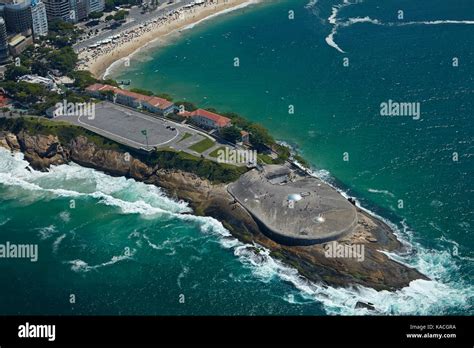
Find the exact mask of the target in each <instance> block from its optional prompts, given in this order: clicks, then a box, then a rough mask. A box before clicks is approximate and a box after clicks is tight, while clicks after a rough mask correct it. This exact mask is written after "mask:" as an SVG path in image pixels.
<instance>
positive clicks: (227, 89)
mask: <svg viewBox="0 0 474 348" xmlns="http://www.w3.org/2000/svg"><path fill="white" fill-rule="evenodd" d="M354 2H355V1H354ZM399 9H403V11H404V18H405V19H404V21H399V20H397V17H396V16H397V11H398V10H399ZM289 10H294V11H295V19H294V20H289V19H288V11H289ZM332 14H334V15H335V16H333V17H331V15H332ZM329 18H334V21H333V22H334V23H332V24H331V23H330V21H329V20H328V19H329ZM354 18H363V19H356V20H355V19H354ZM446 20H451V21H455V22H452V23H447V22H446ZM360 21H363V22H364V23H356V22H360ZM433 21H435V22H433ZM473 21H474V11H472V4H471V2H470V1H462V0H460V1H457V2H456V4H452V3H451V4H448V2H445V1H430V2H429V5H428V3H427V2H413V1H389V0H385V1H364V2H358V3H354V4H351V3H349V2H345V3H343V1H342V0H341V1H340V2H337V1H323V0H320V1H318V2H315V3H313V4H310V5H308V2H307V1H300V0H293V1H279V2H274V3H271V4H268V3H266V4H264V5H257V6H252V7H249V8H246V9H243V10H238V11H236V12H234V13H231V14H226V15H223V16H221V17H217V18H214V19H212V20H209V21H207V22H204V23H202V24H200V25H198V26H196V27H194V28H193V29H192V30H187V31H183V32H182V33H181V34H179V37H178V39H177V40H174V41H170V42H168V43H167V44H166V45H164V46H163V47H158V48H156V49H151V50H146V51H142V52H141V53H139V54H137V55H136V56H135V57H134V58H133V59H132V60H131V66H130V68H128V69H127V71H119V72H117V71H116V72H114V73H113V74H114V77H118V78H120V79H131V80H132V86H133V87H141V88H147V89H150V90H154V91H159V92H166V93H169V94H171V95H173V96H174V97H175V99H180V100H182V99H186V100H189V101H192V102H195V103H197V104H199V105H200V106H204V107H206V106H209V107H211V106H212V107H215V108H217V109H219V110H222V111H230V110H232V111H235V112H238V113H240V114H242V115H243V116H246V117H248V118H249V119H251V120H254V121H257V122H260V123H262V124H263V125H264V126H265V127H267V128H268V129H270V130H271V132H272V134H274V135H275V137H276V138H277V139H279V140H281V141H284V142H286V143H288V144H290V145H292V146H293V147H295V148H297V150H298V151H299V152H301V153H302V154H303V155H304V157H305V158H307V159H308V160H309V161H310V162H311V163H312V165H313V167H314V168H315V170H316V172H317V174H318V175H320V176H322V177H323V178H324V179H326V180H328V181H329V182H331V183H333V184H335V185H336V186H338V187H340V188H341V189H342V190H344V191H346V192H347V193H348V194H350V195H353V196H356V197H357V198H358V199H359V201H360V203H361V204H362V205H363V206H364V207H366V208H367V209H370V210H371V211H373V212H375V213H376V214H378V215H380V216H381V217H383V218H384V219H386V220H387V221H389V222H390V223H392V224H393V225H394V228H396V230H397V233H398V235H399V236H400V238H401V239H403V240H404V241H407V242H409V243H410V244H411V245H412V247H413V250H412V253H410V254H409V255H391V256H392V257H393V258H395V259H397V260H399V261H401V262H404V263H406V264H408V265H411V266H413V267H416V268H417V269H419V270H420V271H422V272H424V273H425V274H427V275H428V276H429V277H430V278H431V279H433V281H430V282H425V281H416V282H413V283H412V284H411V285H410V287H407V288H405V289H403V290H401V291H399V292H395V293H389V292H375V291H373V290H370V289H365V288H358V289H334V288H330V287H329V288H324V287H321V286H319V285H318V284H311V283H308V282H307V281H305V280H304V279H302V278H300V277H299V276H298V275H297V274H296V273H295V271H294V270H292V269H291V268H288V267H285V266H283V265H280V264H278V263H277V262H275V261H274V260H272V259H271V258H269V257H264V258H263V259H262V258H259V257H256V256H255V255H254V254H253V252H252V248H251V247H249V246H245V245H242V244H240V243H238V242H237V241H235V240H234V239H232V237H230V236H228V232H227V231H226V230H225V229H224V228H223V227H222V226H221V225H220V224H219V223H218V222H216V221H215V220H212V219H209V218H200V217H194V216H192V215H182V214H180V213H182V212H185V211H187V210H188V208H187V207H186V205H185V204H183V203H179V202H176V201H174V200H172V199H169V198H166V197H164V196H163V195H162V193H161V192H160V191H159V189H151V188H149V187H147V186H146V185H143V184H140V183H136V182H134V181H131V180H128V181H127V180H125V179H123V178H110V177H108V176H105V175H103V174H100V173H98V172H95V171H93V170H91V169H84V168H80V167H77V166H62V167H59V168H55V169H54V170H53V171H52V172H51V173H48V174H40V173H30V172H29V171H27V170H26V169H24V168H25V166H26V163H25V162H24V161H22V159H21V156H17V157H16V158H12V157H10V155H9V154H8V153H6V152H1V153H0V161H1V163H2V166H0V168H6V169H2V170H1V171H0V193H1V196H0V197H1V200H0V202H1V203H0V224H2V223H3V225H2V226H0V231H1V234H2V239H3V240H11V241H12V240H18V241H21V240H24V241H30V242H31V240H35V241H37V242H38V243H40V255H42V256H40V259H39V261H38V263H36V264H33V265H32V264H29V263H27V262H24V263H20V262H19V261H12V260H9V261H8V262H5V261H2V262H1V263H0V267H2V269H1V272H0V279H1V280H2V284H7V285H6V287H4V289H3V290H2V296H0V311H1V312H6V313H78V314H83V313H87V314H91V313H97V314H218V315H220V314H257V315H262V314H281V315H298V314H308V315H310V314H314V315H321V314H330V315H332V314H367V313H368V312H367V311H366V310H365V309H355V308H354V307H355V304H356V302H357V301H358V300H365V301H369V302H372V303H374V304H375V307H376V309H377V311H376V312H371V313H369V314H379V313H382V314H466V313H469V314H472V313H473V312H472V304H473V295H474V286H473V285H474V282H473V269H474V268H473V260H474V258H473V252H472V251H473V243H474V242H473V239H472V228H473V227H472V226H473V212H472V199H473V197H474V196H473V186H472V180H470V179H471V177H472V173H473V169H474V165H473V153H474V151H473V135H474V129H473V128H474V126H473V122H472V110H473V106H474V90H473V86H474V84H473V72H474V68H473V66H474V65H473V63H474V53H473V52H472V47H473V43H474V25H473V23H474V22H473ZM331 33H334V36H333V42H331V40H328V41H329V43H330V44H331V45H329V44H328V42H327V41H326V39H327V38H328V36H329V35H330V34H331ZM159 45H160V43H158V45H157V46H159ZM341 51H344V52H345V53H341ZM236 57H238V58H239V59H240V67H238V68H236V67H234V66H233V62H234V58H236ZM346 57H347V58H349V67H344V66H343V59H344V58H346ZM453 57H457V58H459V66H458V67H456V68H454V67H452V59H453ZM389 99H391V100H394V101H401V102H419V103H420V107H421V118H420V120H414V119H413V118H411V117H382V116H380V104H381V103H382V102H385V101H388V100H389ZM290 104H291V105H294V107H295V114H289V113H288V106H289V105H290ZM453 152H457V153H458V157H459V159H458V161H453V160H452V156H453ZM344 153H347V154H348V155H349V161H344V160H343V155H344ZM32 184H34V185H36V186H32ZM59 188H63V189H64V190H68V191H67V192H64V191H58V189H59ZM70 199H76V208H74V209H70V208H69V204H70ZM399 200H402V201H403V208H399ZM2 219H3V222H2ZM6 238H9V239H6ZM125 248H128V249H125ZM126 251H127V252H126ZM12 266H15V268H13V267H12ZM71 293H74V294H76V295H77V302H76V304H74V305H71V304H70V303H69V302H68V300H69V296H70V294H71ZM181 294H184V295H185V303H184V304H180V303H179V296H180V295H181Z"/></svg>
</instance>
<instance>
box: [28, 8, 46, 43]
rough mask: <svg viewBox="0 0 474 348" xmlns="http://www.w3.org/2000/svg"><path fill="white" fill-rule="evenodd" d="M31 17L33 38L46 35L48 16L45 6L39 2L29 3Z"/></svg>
mask: <svg viewBox="0 0 474 348" xmlns="http://www.w3.org/2000/svg"><path fill="white" fill-rule="evenodd" d="M31 16H32V18H33V36H34V37H35V38H38V37H40V36H46V35H48V16H47V15H46V6H45V4H44V3H42V2H41V1H37V0H33V1H32V3H31Z"/></svg>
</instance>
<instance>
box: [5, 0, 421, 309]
mask: <svg viewBox="0 0 474 348" xmlns="http://www.w3.org/2000/svg"><path fill="white" fill-rule="evenodd" d="M248 3H250V2H246V1H242V0H226V1H217V2H215V3H214V2H212V3H211V2H202V1H193V2H192V3H191V2H189V3H187V2H186V1H184V2H183V1H181V2H179V4H167V5H166V6H165V7H164V8H161V9H158V10H155V11H153V12H152V13H151V14H150V16H151V17H150V18H148V17H147V18H148V19H147V20H146V21H143V22H142V23H140V24H138V23H135V22H133V21H129V22H127V23H126V24H124V25H123V27H122V28H121V29H120V30H119V33H115V32H114V31H113V30H108V31H106V34H99V35H94V36H93V37H91V38H84V36H82V39H81V41H79V40H78V37H79V36H80V34H79V33H78V31H77V28H76V27H75V26H73V25H67V24H64V23H62V24H57V25H55V26H54V27H53V29H54V35H52V36H51V37H50V38H49V39H47V40H43V41H40V42H39V43H38V45H35V46H34V47H30V48H29V49H28V51H25V53H24V54H23V55H21V56H19V57H18V58H19V60H17V62H19V64H17V63H13V64H9V65H7V66H6V70H5V74H4V81H2V82H1V83H0V87H1V94H2V95H1V97H2V101H3V103H4V107H3V108H2V113H1V117H0V146H1V147H4V148H7V149H9V150H11V151H21V152H23V153H24V157H25V159H26V160H27V161H28V162H29V163H30V167H31V168H30V169H31V170H42V171H46V170H48V168H50V166H56V165H62V164H68V163H70V162H75V163H77V164H79V165H82V166H85V167H90V168H94V169H96V170H99V171H103V172H105V173H107V174H109V175H113V176H124V177H127V178H133V179H135V180H137V181H141V182H144V183H147V184H150V185H156V186H159V187H161V188H163V189H164V190H166V192H167V193H168V194H169V195H170V196H171V197H176V198H178V199H182V200H185V201H186V202H188V203H189V204H190V206H191V207H192V208H193V210H194V213H195V214H197V215H201V216H210V217H213V218H215V219H217V220H219V221H221V222H222V224H223V225H224V226H225V227H226V228H227V229H228V230H229V231H230V232H231V234H232V235H233V236H235V237H236V238H238V239H239V240H241V241H242V242H244V243H247V244H251V245H254V254H255V257H256V258H257V259H258V258H264V257H266V255H265V253H263V252H262V247H264V248H267V249H268V250H270V251H271V256H272V257H274V258H276V259H278V260H280V261H281V262H283V263H285V264H287V265H290V266H292V267H294V268H295V269H296V270H298V272H299V274H300V275H302V276H304V277H305V278H306V279H308V280H310V281H314V282H318V283H323V284H327V285H333V286H342V287H349V286H355V285H362V286H367V287H371V288H374V289H377V290H391V291H394V290H397V289H401V288H403V287H406V286H408V285H409V284H410V282H411V281H413V280H416V279H427V278H426V277H425V276H424V275H423V274H421V273H419V272H418V271H417V270H415V269H412V268H410V267H407V266H405V265H402V264H400V263H398V262H396V261H394V260H392V259H390V258H389V257H388V256H387V255H386V253H385V252H397V251H401V252H403V251H404V246H403V245H402V243H401V242H399V241H398V240H397V238H396V236H395V235H394V233H393V231H392V230H391V229H390V227H389V226H387V225H386V224H385V223H383V222H382V221H380V220H378V219H376V218H374V217H373V216H370V215H369V214H367V213H366V212H365V211H363V210H362V209H360V208H359V207H357V206H356V205H355V204H354V202H353V201H352V202H351V201H349V200H347V199H346V198H345V197H343V196H342V195H341V194H340V193H339V192H337V190H335V189H334V188H333V187H330V186H329V185H327V184H326V183H324V182H323V181H321V180H319V179H317V178H315V177H314V176H312V175H311V173H310V170H309V169H308V167H309V165H308V164H307V163H306V162H305V160H304V159H303V158H301V157H300V156H299V155H297V154H295V153H292V152H291V150H290V149H289V148H287V147H285V146H283V145H281V144H279V143H278V142H277V141H275V139H274V138H273V137H272V136H271V135H270V134H269V133H268V131H267V130H266V129H265V128H263V127H262V126H260V125H258V124H255V123H253V122H251V121H249V120H247V119H245V118H243V117H241V116H239V115H237V114H236V113H232V112H230V113H219V111H218V110H215V109H212V108H207V109H204V108H200V107H199V106H197V105H194V104H192V103H190V102H183V101H173V100H172V98H171V97H170V96H169V95H167V94H165V93H163V91H145V90H139V89H131V90H127V89H125V88H123V86H121V85H119V83H117V82H116V81H113V80H104V79H98V78H97V77H99V76H101V75H103V72H104V71H105V68H107V67H109V66H110V64H111V63H112V62H114V61H116V60H118V59H120V58H123V57H127V56H128V55H129V54H130V53H131V51H133V50H135V49H137V48H139V47H141V46H143V43H144V42H149V41H151V40H152V39H153V38H155V37H157V36H159V37H162V36H163V35H165V34H167V33H170V32H172V31H173V30H179V29H182V28H184V27H186V26H188V25H191V23H195V22H197V21H200V20H203V19H205V18H208V17H209V16H212V15H214V14H216V13H219V12H222V11H226V10H230V9H232V8H235V7H236V6H245V5H246V4H248ZM114 16H118V15H117V14H115V15H114ZM155 16H158V17H157V18H155ZM137 18H138V17H137ZM140 18H142V17H140ZM112 34H114V35H112ZM82 35H84V34H82ZM100 35H109V36H110V35H112V37H107V38H103V39H101V40H99V39H100V38H101V36H100ZM66 37H67V38H68V39H67V40H69V39H70V40H72V41H71V42H69V41H68V42H66V43H64V41H63V40H64V38H66ZM97 40H99V41H101V42H100V43H97V42H96V41H97ZM70 46H73V47H74V49H72V48H71V47H70ZM84 69H86V70H84ZM87 69H90V71H87ZM160 92H161V93H160ZM27 115H28V116H27ZM29 115H33V116H29ZM45 116H46V117H45ZM48 118H49V119H48ZM229 154H230V155H232V154H238V155H239V156H234V157H235V158H239V159H242V158H243V160H240V161H236V160H235V158H234V157H233V159H229V158H227V159H226V158H224V160H223V159H222V155H224V157H225V156H226V155H229ZM241 154H243V155H244V156H240V155H241ZM334 243H337V244H336V246H335V244H334ZM339 247H340V248H341V250H349V251H350V250H354V251H356V255H355V256H357V257H352V256H354V255H353V254H350V253H348V254H344V252H342V253H341V255H339V253H338V252H335V253H334V252H332V251H333V249H337V250H339ZM360 306H363V307H364V306H365V307H367V308H371V304H370V303H361V304H360Z"/></svg>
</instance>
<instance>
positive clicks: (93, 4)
mask: <svg viewBox="0 0 474 348" xmlns="http://www.w3.org/2000/svg"><path fill="white" fill-rule="evenodd" d="M88 4H89V12H102V11H104V8H105V1H104V0H88Z"/></svg>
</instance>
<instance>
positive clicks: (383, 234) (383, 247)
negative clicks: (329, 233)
mask: <svg viewBox="0 0 474 348" xmlns="http://www.w3.org/2000/svg"><path fill="white" fill-rule="evenodd" d="M5 131H6V133H5ZM17 131H18V133H16V134H13V133H9V131H8V130H7V129H4V130H3V132H0V146H1V147H5V148H7V149H9V150H10V151H12V152H14V151H21V152H23V153H24V156H25V160H27V161H28V162H29V163H30V165H31V167H32V168H33V169H35V170H42V171H44V170H48V168H49V167H50V166H51V165H60V164H68V163H70V162H75V163H77V164H79V165H80V166H83V167H88V168H94V169H95V170H99V171H102V172H104V173H106V174H108V175H112V176H124V177H127V178H133V179H135V180H137V181H141V182H144V183H146V184H152V185H156V186H158V187H161V188H163V189H164V190H165V192H166V194H167V196H169V197H176V198H178V199H181V200H183V201H186V202H188V203H189V204H190V207H191V208H192V209H193V215H196V216H209V217H212V218H214V219H216V220H218V221H220V222H221V223H222V225H223V226H224V227H225V228H226V229H227V230H228V231H229V232H230V233H231V234H232V235H233V236H234V237H235V238H237V239H238V240H240V241H241V242H243V243H246V244H249V245H255V244H256V245H260V246H263V247H264V248H267V249H268V250H269V251H270V254H269V255H270V256H271V257H274V258H276V259H278V260H280V261H282V262H283V263H284V264H286V265H288V266H290V267H293V268H295V269H296V270H297V271H298V273H299V274H300V275H302V276H303V277H305V278H306V279H308V280H309V281H311V282H315V283H318V284H324V285H329V286H335V287H343V288H346V287H352V286H357V285H362V286H365V287H368V288H372V289H375V290H377V291H380V290H389V291H396V290H400V289H402V288H404V287H407V286H410V283H411V282H412V281H414V280H425V281H429V278H428V277H426V276H425V275H423V274H422V273H420V272H419V271H418V270H417V269H415V268H412V267H410V266H407V265H404V264H402V263H399V262H397V261H395V260H393V259H391V258H389V257H388V256H387V255H386V253H391V252H397V251H402V252H403V251H404V249H405V246H404V244H403V243H402V242H401V241H400V240H399V239H398V238H397V236H396V234H395V233H394V231H393V230H392V229H391V228H390V227H389V226H388V225H387V224H386V223H384V222H383V221H381V220H379V219H376V218H374V217H372V216H370V215H369V214H367V213H366V212H364V211H363V210H361V209H357V212H358V213H357V215H358V219H357V225H356V228H355V229H354V230H353V231H352V232H351V233H349V234H348V235H344V236H340V237H338V238H337V239H336V240H335V241H337V243H339V244H342V245H363V246H364V248H365V252H364V260H362V261H363V262H359V261H357V260H355V259H353V258H334V257H327V255H326V250H327V249H326V248H327V244H325V243H322V244H314V245H307V246H305V245H295V246H292V245H287V244H280V243H278V242H277V241H275V240H273V239H272V238H269V237H268V236H267V235H266V233H265V231H264V229H262V226H261V225H260V224H259V223H258V221H257V220H255V218H254V217H253V216H252V215H251V213H250V212H249V211H248V210H247V209H246V208H245V207H244V206H242V205H240V204H235V199H234V198H233V197H232V195H230V194H229V193H228V192H227V184H224V183H212V182H210V181H209V180H207V179H204V178H201V177H199V176H198V175H196V174H195V173H192V172H188V171H182V170H179V169H176V168H169V169H166V167H163V166H162V165H161V164H159V163H155V164H150V163H147V161H146V159H145V158H143V156H142V155H140V154H139V153H135V152H131V154H132V157H131V159H130V160H129V161H126V162H124V161H123V156H124V155H123V150H122V151H121V150H115V149H114V150H112V149H107V147H105V148H104V147H103V146H100V145H96V144H95V143H93V142H91V141H90V140H89V139H88V138H87V137H86V136H84V135H78V136H76V137H73V138H72V139H71V140H70V141H66V142H64V141H60V140H59V139H58V137H57V136H55V135H52V134H51V133H49V132H48V133H49V134H48V135H46V134H43V135H30V134H28V133H27V132H25V129H23V130H17ZM51 149H55V150H54V151H53V150H51ZM50 150H51V151H50ZM45 154H46V155H45ZM238 180H240V179H238ZM369 307H370V305H369Z"/></svg>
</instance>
